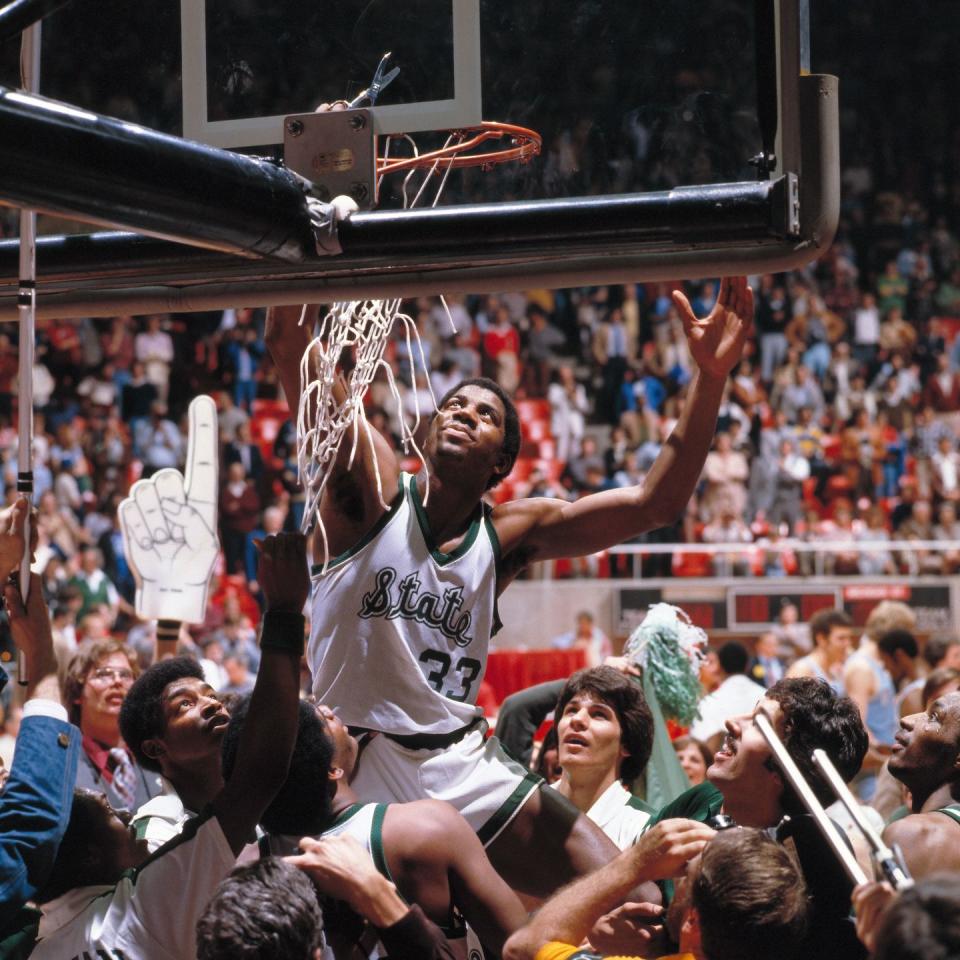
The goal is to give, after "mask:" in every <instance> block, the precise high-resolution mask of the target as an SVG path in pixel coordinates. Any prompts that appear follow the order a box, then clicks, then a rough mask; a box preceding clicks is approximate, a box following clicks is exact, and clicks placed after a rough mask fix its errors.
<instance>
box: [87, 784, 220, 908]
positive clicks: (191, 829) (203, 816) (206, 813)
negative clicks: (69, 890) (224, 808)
mask: <svg viewBox="0 0 960 960" xmlns="http://www.w3.org/2000/svg"><path fill="white" fill-rule="evenodd" d="M215 817H216V814H215V813H214V812H213V804H212V803H211V804H208V805H207V806H206V807H205V808H204V809H203V810H202V811H201V812H200V813H199V814H198V815H197V816H195V817H191V818H190V819H189V820H188V821H187V822H186V823H185V824H184V825H183V830H181V831H180V833H178V834H177V835H176V836H175V837H171V838H170V839H169V840H168V841H167V842H166V843H165V844H164V845H163V846H162V847H158V848H157V849H156V850H154V851H153V853H151V854H150V856H149V857H147V859H146V860H144V861H143V863H141V864H140V866H139V867H136V868H135V869H133V870H127V871H124V874H123V876H130V877H131V878H132V879H133V882H134V883H136V882H137V880H138V878H139V877H140V874H141V873H142V872H143V871H144V870H145V869H146V868H147V867H149V866H150V864H151V863H153V861H154V860H158V859H159V858H160V857H162V856H163V855H164V854H167V853H169V852H170V851H171V850H175V849H176V848H177V847H179V846H180V845H181V844H182V843H188V842H189V841H191V840H193V839H194V837H196V835H197V833H198V832H199V830H200V828H201V827H202V826H203V825H204V824H205V823H206V822H207V821H208V820H213V819H215ZM109 893H110V894H111V895H112V894H113V891H112V890H110V891H109ZM102 896H107V894H102Z"/></svg>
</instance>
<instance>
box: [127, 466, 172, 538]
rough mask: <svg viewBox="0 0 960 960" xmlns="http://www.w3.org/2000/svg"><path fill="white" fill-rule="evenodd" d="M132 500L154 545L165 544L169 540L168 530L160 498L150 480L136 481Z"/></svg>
mask: <svg viewBox="0 0 960 960" xmlns="http://www.w3.org/2000/svg"><path fill="white" fill-rule="evenodd" d="M132 493H133V500H134V503H136V505H137V507H138V508H139V510H140V512H141V513H142V514H143V519H144V520H145V521H146V524H147V528H148V530H149V531H150V536H151V537H152V538H153V541H154V543H166V542H167V541H168V540H169V539H170V528H169V527H168V526H167V521H166V517H164V514H163V508H162V507H161V506H160V497H159V496H157V488H156V486H154V484H153V481H152V480H138V481H137V482H136V483H135V484H134V485H133V490H132Z"/></svg>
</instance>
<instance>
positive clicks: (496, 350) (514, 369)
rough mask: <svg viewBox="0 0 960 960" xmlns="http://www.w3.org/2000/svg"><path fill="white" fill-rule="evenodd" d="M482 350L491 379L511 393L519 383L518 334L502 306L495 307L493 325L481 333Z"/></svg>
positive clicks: (508, 314) (507, 312)
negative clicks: (488, 365)
mask: <svg viewBox="0 0 960 960" xmlns="http://www.w3.org/2000/svg"><path fill="white" fill-rule="evenodd" d="M483 352H484V355H485V356H486V358H487V360H488V361H489V362H490V364H491V366H492V371H491V372H492V374H493V379H494V380H496V381H497V383H499V384H500V386H501V387H503V389H504V390H505V391H506V392H507V393H508V394H513V393H514V391H515V390H516V389H517V385H518V384H519V383H520V335H519V334H518V333H517V329H516V327H514V325H513V324H512V323H511V322H510V313H509V311H508V310H507V308H506V307H504V306H498V307H497V309H496V311H495V313H494V322H493V326H492V327H490V329H489V330H487V332H486V333H485V334H484V335H483Z"/></svg>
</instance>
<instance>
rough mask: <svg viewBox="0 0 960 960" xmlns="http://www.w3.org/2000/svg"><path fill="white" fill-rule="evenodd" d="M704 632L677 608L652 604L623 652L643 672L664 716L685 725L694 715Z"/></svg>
mask: <svg viewBox="0 0 960 960" xmlns="http://www.w3.org/2000/svg"><path fill="white" fill-rule="evenodd" d="M706 642H707V635H706V634H705V633H704V632H703V631H702V630H701V629H700V628H699V627H695V626H694V625H693V624H692V623H691V622H690V618H689V617H688V616H687V615H686V613H684V612H683V610H681V609H680V608H679V607H674V606H672V605H671V604H669V603H657V604H654V605H653V606H652V607H651V608H650V611H649V613H647V615H646V617H644V620H643V623H641V624H640V626H639V627H637V629H636V630H634V631H633V633H632V634H631V635H630V639H629V640H628V641H627V643H626V646H625V647H624V654H625V655H626V656H627V657H629V658H630V659H631V660H632V661H633V662H634V663H636V664H637V665H638V666H639V667H641V669H642V670H643V671H644V676H646V677H648V678H649V679H650V681H651V682H652V684H653V689H654V692H655V693H656V695H657V699H658V700H659V701H660V706H661V708H662V709H663V712H664V714H665V715H666V716H668V717H671V718H672V719H674V720H676V721H677V722H678V723H682V724H684V725H689V724H691V723H693V721H694V720H696V718H697V713H698V704H699V701H700V663H701V661H702V659H703V651H702V648H703V647H704V646H705V645H706Z"/></svg>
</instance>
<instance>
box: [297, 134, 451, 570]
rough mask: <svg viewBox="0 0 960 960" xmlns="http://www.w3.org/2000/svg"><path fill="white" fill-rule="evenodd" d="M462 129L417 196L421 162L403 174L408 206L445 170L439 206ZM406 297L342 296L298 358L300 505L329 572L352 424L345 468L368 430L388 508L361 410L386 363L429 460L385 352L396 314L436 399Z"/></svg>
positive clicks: (412, 447) (409, 432)
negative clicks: (329, 519) (337, 468)
mask: <svg viewBox="0 0 960 960" xmlns="http://www.w3.org/2000/svg"><path fill="white" fill-rule="evenodd" d="M458 137H459V138H460V139H462V137H463V135H462V134H457V133H453V134H451V135H450V137H448V138H447V143H446V145H445V148H444V152H443V155H442V156H440V157H438V158H437V159H436V160H435V161H434V162H432V163H431V164H430V166H429V167H427V168H426V174H425V175H424V178H423V182H422V183H421V184H420V186H419V188H418V189H417V192H416V194H415V195H414V197H413V199H412V200H410V198H409V191H410V189H411V185H412V183H413V178H414V175H415V174H416V172H417V169H416V168H414V169H411V170H409V172H408V173H407V175H406V176H405V177H404V180H403V205H404V208H405V209H406V208H409V207H414V206H416V205H417V204H418V203H419V202H420V200H421V199H422V197H423V194H424V192H425V191H426V188H427V186H428V185H429V183H430V180H431V177H433V176H435V175H438V174H441V171H442V176H441V179H440V183H439V185H438V186H437V189H436V192H435V194H434V197H433V202H432V203H431V206H432V207H435V206H436V205H437V203H438V201H439V199H440V196H441V194H442V193H443V188H444V187H445V186H446V183H447V178H448V177H449V175H450V171H451V170H452V169H453V166H454V163H453V161H454V159H455V157H456V154H455V153H454V154H449V153H447V152H446V150H447V149H449V148H450V147H451V146H455V145H456V143H458V142H459V141H458ZM403 139H404V140H406V141H407V142H409V143H410V144H411V146H412V148H413V151H414V155H416V151H417V146H416V143H415V142H414V141H413V139H412V138H410V137H404V138H403ZM391 145H392V144H391V138H388V140H387V143H386V147H385V152H384V157H385V159H386V158H389V153H390V148H391ZM382 180H383V174H381V176H380V177H379V179H378V183H377V189H378V191H379V188H380V184H381V183H382ZM440 300H441V302H442V303H443V306H444V309H445V310H446V312H447V318H448V319H449V321H450V328H451V330H452V331H453V332H454V333H456V327H455V326H454V323H453V317H452V316H451V314H450V310H449V308H448V307H447V303H446V301H445V300H444V299H443V297H441V298H440ZM402 304H403V301H402V300H400V299H394V300H351V301H348V302H344V303H335V304H334V305H333V306H332V307H331V308H330V310H329V312H328V313H327V314H326V315H325V316H324V317H323V319H322V320H321V321H320V326H319V330H318V332H317V335H316V336H315V337H314V338H313V340H311V342H310V344H309V345H308V346H307V349H306V350H305V351H304V354H303V357H302V358H301V361H300V384H301V392H300V404H299V408H298V410H297V468H298V470H299V474H300V482H301V483H302V484H303V488H304V491H305V493H306V503H305V505H304V511H303V522H302V524H301V529H302V530H303V532H304V533H307V532H308V531H309V530H310V529H311V528H312V527H314V526H316V527H317V529H318V530H319V531H320V537H321V539H322V540H323V570H324V572H326V569H327V565H328V564H329V562H330V548H329V543H328V540H327V532H326V529H325V528H324V525H323V520H322V518H321V516H320V504H321V501H322V500H323V494H324V491H325V490H326V487H327V483H328V482H329V480H330V475H331V473H332V471H333V467H334V463H335V461H336V458H337V454H338V452H339V450H340V445H341V444H342V443H343V439H344V435H345V434H346V432H347V429H348V428H349V427H352V428H353V439H352V441H351V443H352V446H351V450H350V458H349V461H348V469H349V468H350V467H352V466H353V462H354V459H355V457H356V455H357V448H358V445H359V443H360V432H361V429H362V430H363V433H364V436H365V439H366V442H367V443H368V444H369V448H370V455H371V458H372V461H373V464H374V472H375V475H376V483H377V495H378V497H379V498H380V504H381V506H382V507H383V508H384V509H385V510H386V509H388V504H387V503H386V501H385V499H384V496H383V483H382V480H381V477H380V468H379V464H378V462H377V453H376V448H375V446H374V442H373V430H372V428H371V426H370V423H369V421H368V420H367V417H366V413H365V411H364V406H363V400H364V397H365V396H366V393H367V389H368V388H369V386H370V384H371V382H372V381H373V378H374V377H375V376H376V373H377V370H378V369H380V368H382V369H383V370H384V371H385V372H386V376H387V383H388V384H389V386H390V391H391V392H392V394H393V396H394V399H395V400H396V402H397V408H398V410H399V412H400V413H399V420H400V433H401V440H402V442H403V449H404V452H405V453H410V452H411V451H412V452H413V453H414V454H415V455H416V456H417V457H418V458H419V459H420V461H421V463H423V464H424V466H426V460H425V459H424V457H423V454H422V453H421V451H420V449H419V448H418V447H417V444H416V441H415V440H414V435H415V434H416V432H417V430H418V429H419V427H420V410H419V407H418V406H417V405H415V415H414V419H413V423H412V425H411V424H409V423H407V421H406V420H405V419H404V416H403V403H402V400H401V397H400V390H399V388H398V386H397V382H396V378H395V376H394V373H393V369H392V368H391V367H390V364H389V363H388V362H387V361H386V360H385V359H384V356H383V355H384V352H385V351H386V348H387V342H388V341H389V339H390V335H391V333H392V331H393V328H394V325H395V324H396V323H397V322H398V321H399V322H400V323H402V324H403V328H404V337H405V339H406V343H407V356H408V357H409V358H410V362H411V379H412V380H413V381H414V382H413V383H412V384H411V387H412V388H414V389H415V387H416V383H415V377H414V373H413V370H414V368H415V366H416V365H415V363H414V357H415V353H414V347H413V342H414V341H416V348H417V354H419V357H420V363H421V366H422V369H423V370H424V371H425V372H427V373H428V376H427V386H428V389H429V390H430V396H431V399H432V400H433V406H434V408H436V406H437V398H436V396H434V393H433V387H432V385H431V384H430V378H429V372H428V371H427V360H426V355H425V353H424V349H423V344H422V343H421V342H420V333H419V331H418V330H417V327H416V324H415V323H414V321H413V320H412V319H411V317H410V316H408V315H407V314H405V313H402V312H401V306H402ZM307 310H308V307H307V305H304V308H303V312H302V313H301V315H300V324H301V325H303V323H304V322H305V320H306V316H307ZM344 350H352V351H353V367H352V369H351V370H350V371H349V373H347V374H346V375H344V374H342V373H341V371H340V370H339V364H340V358H341V356H342V355H343V352H344ZM337 384H339V385H340V386H341V387H342V388H343V390H344V392H345V393H346V399H345V400H344V401H343V402H338V399H337V395H336V386H337ZM429 495H430V488H429V485H428V487H427V493H426V495H425V497H424V505H426V502H427V499H428V498H429Z"/></svg>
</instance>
